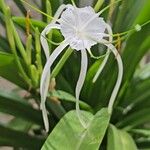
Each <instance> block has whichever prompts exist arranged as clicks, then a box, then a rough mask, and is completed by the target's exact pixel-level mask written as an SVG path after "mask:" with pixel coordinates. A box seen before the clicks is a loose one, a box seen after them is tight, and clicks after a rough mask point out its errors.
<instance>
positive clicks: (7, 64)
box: [0, 52, 27, 89]
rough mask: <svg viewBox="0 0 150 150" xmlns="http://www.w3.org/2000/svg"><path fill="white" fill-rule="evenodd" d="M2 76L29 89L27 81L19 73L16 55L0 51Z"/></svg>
mask: <svg viewBox="0 0 150 150" xmlns="http://www.w3.org/2000/svg"><path fill="white" fill-rule="evenodd" d="M0 60H1V61H0V76H1V77H3V78H5V79H7V80H9V81H11V82H13V83H15V84H16V85H19V86H20V87H22V88H25V89H27V85H26V83H25V82H24V81H23V79H22V78H21V76H20V75H19V72H18V69H17V67H16V63H15V58H14V55H12V54H8V53H4V52H0Z"/></svg>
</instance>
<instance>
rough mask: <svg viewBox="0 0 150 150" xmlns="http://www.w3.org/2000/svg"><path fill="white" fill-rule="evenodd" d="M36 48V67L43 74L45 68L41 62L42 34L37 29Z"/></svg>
mask: <svg viewBox="0 0 150 150" xmlns="http://www.w3.org/2000/svg"><path fill="white" fill-rule="evenodd" d="M35 48H36V65H37V68H38V71H39V73H40V74H41V73H42V70H43V66H42V60H41V45H40V32H39V30H38V28H35Z"/></svg>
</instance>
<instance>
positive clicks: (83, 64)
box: [75, 50, 88, 128]
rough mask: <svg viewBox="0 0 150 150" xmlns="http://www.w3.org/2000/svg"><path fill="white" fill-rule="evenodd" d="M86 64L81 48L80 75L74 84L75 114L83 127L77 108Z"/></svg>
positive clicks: (84, 52) (86, 60)
mask: <svg viewBox="0 0 150 150" xmlns="http://www.w3.org/2000/svg"><path fill="white" fill-rule="evenodd" d="M87 66H88V59H87V53H86V50H81V69H80V75H79V79H78V81H77V85H76V90H75V93H76V99H77V100H76V111H77V116H78V118H79V120H80V122H81V124H82V125H83V127H85V128H86V125H85V122H84V121H83V119H82V118H81V117H82V116H81V114H80V108H79V96H80V92H81V89H82V86H83V84H84V80H85V77H86V72H87Z"/></svg>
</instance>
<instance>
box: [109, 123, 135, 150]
mask: <svg viewBox="0 0 150 150" xmlns="http://www.w3.org/2000/svg"><path fill="white" fill-rule="evenodd" d="M107 150H137V147H136V145H135V143H134V140H133V139H132V137H131V136H130V134H129V133H127V132H125V131H123V130H119V129H117V128H116V127H115V126H113V125H110V127H109V129H108V141H107Z"/></svg>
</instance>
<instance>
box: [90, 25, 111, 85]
mask: <svg viewBox="0 0 150 150" xmlns="http://www.w3.org/2000/svg"><path fill="white" fill-rule="evenodd" d="M106 29H107V31H108V34H109V35H110V36H109V42H110V43H111V42H112V40H113V38H112V34H113V33H112V30H111V27H110V25H108V24H106ZM109 55H110V50H109V48H108V49H107V52H106V57H105V58H104V60H103V62H102V63H101V65H100V67H99V69H98V71H97V73H96V74H95V76H94V78H93V81H92V82H93V83H95V82H96V80H97V78H98V77H99V75H100V74H101V72H102V71H103V69H104V67H105V65H106V63H107V60H108V58H109Z"/></svg>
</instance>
